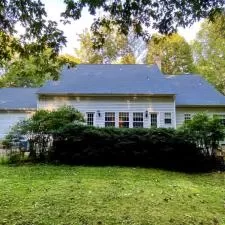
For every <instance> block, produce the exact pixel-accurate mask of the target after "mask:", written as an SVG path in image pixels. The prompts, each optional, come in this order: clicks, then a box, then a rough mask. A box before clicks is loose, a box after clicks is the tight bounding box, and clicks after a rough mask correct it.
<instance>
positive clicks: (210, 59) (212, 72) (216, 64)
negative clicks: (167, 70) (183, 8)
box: [192, 13, 225, 93]
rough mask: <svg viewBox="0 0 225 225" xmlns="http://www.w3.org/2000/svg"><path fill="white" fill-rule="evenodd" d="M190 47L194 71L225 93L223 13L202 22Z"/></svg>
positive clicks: (224, 25) (224, 27)
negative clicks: (213, 18)
mask: <svg viewBox="0 0 225 225" xmlns="http://www.w3.org/2000/svg"><path fill="white" fill-rule="evenodd" d="M192 49H193V54H194V59H195V67H196V72H197V73H199V74H201V75H202V76H204V77H205V78H206V79H207V80H208V81H209V82H210V83H212V84H213V85H215V86H216V88H217V89H218V90H219V91H221V92H223V93H225V13H223V14H220V15H217V16H216V19H215V21H214V23H212V22H210V21H208V20H206V21H204V22H203V24H202V26H201V29H200V31H199V33H198V34H197V37H196V40H195V41H194V43H193V45H192Z"/></svg>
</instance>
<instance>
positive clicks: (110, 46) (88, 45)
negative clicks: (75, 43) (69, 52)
mask: <svg viewBox="0 0 225 225" xmlns="http://www.w3.org/2000/svg"><path fill="white" fill-rule="evenodd" d="M102 29H103V32H104V37H105V42H104V44H103V45H102V46H101V48H95V47H94V34H93V33H92V32H91V31H89V30H87V29H85V30H84V31H83V33H82V34H79V39H78V40H79V42H80V48H78V49H75V53H76V56H77V57H78V58H79V59H80V61H81V62H82V63H90V64H91V63H96V64H98V63H115V62H117V61H118V60H121V61H122V62H123V63H130V62H131V61H132V63H135V56H134V53H133V49H132V48H131V46H130V44H129V41H128V37H126V36H125V35H123V34H119V32H118V31H117V30H116V29H104V28H102ZM131 56H132V57H131Z"/></svg>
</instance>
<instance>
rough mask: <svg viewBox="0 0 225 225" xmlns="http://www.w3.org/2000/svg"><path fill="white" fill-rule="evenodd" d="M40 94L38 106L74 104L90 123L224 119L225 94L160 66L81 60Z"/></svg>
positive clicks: (158, 123) (149, 123) (173, 124)
mask: <svg viewBox="0 0 225 225" xmlns="http://www.w3.org/2000/svg"><path fill="white" fill-rule="evenodd" d="M33 90H34V89H33ZM11 91H12V99H13V89H11ZM36 94H37V99H36V103H37V109H48V110H53V109H56V108H58V107H60V106H64V105H70V106H73V107H75V108H76V109H78V110H79V111H80V112H82V113H83V114H84V116H85V117H86V120H87V124H89V125H94V126H100V127H107V126H115V127H129V128H133V127H144V128H148V127H174V128H176V127H177V126H179V125H181V124H182V123H183V122H184V120H189V119H190V118H191V117H192V116H193V115H194V114H195V113H197V112H203V111H204V112H207V113H208V114H210V115H219V116H220V117H221V121H222V122H223V123H224V124H225V96H223V95H222V94H221V93H219V92H218V91H217V90H216V89H215V88H214V87H213V86H211V85H210V84H208V83H207V82H206V81H205V80H204V79H203V78H202V77H200V76H197V75H192V74H188V75H187V74H186V75H176V76H175V75H164V74H162V73H161V72H160V70H159V69H158V67H157V66H156V65H109V64H105V65H88V64H81V65H78V66H77V67H76V68H70V69H68V68H67V69H63V70H62V73H61V78H60V80H58V81H49V82H47V83H46V84H45V85H44V86H43V87H41V88H39V89H38V90H36ZM31 95H32V96H33V98H34V96H35V93H31V94H30V96H31ZM3 97H4V96H3ZM3 97H2V96H1V92H0V99H3ZM25 97H27V96H25ZM35 98H36V97H35ZM25 99H26V98H25ZM25 99H24V100H25ZM18 104H19V103H18ZM0 107H1V105H0ZM5 110H8V109H5ZM26 111H27V109H26ZM31 111H32V110H31ZM2 113H3V112H2ZM11 115H12V114H11ZM11 115H10V116H11ZM12 116H13V115H12ZM7 118H8V115H5V118H4V120H7V121H8V122H7V123H6V124H7V125H8V126H10V124H11V120H10V119H7ZM15 120H16V119H15ZM5 131H6V129H4V130H3V131H2V128H0V133H4V132H5Z"/></svg>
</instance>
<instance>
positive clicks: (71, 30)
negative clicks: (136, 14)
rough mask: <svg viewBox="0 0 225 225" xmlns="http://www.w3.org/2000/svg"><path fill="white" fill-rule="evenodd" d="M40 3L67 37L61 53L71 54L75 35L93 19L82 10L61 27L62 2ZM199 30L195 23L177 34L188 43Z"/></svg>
mask: <svg viewBox="0 0 225 225" xmlns="http://www.w3.org/2000/svg"><path fill="white" fill-rule="evenodd" d="M42 2H43V3H44V4H45V7H46V11H47V13H48V17H49V19H51V20H55V21H57V22H58V23H59V28H60V29H61V30H63V31H64V34H65V36H66V37H67V41H68V42H67V46H66V47H64V48H63V49H62V53H68V54H73V53H74V48H77V47H79V42H78V40H77V39H78V36H77V34H80V33H82V31H83V30H84V29H85V28H89V27H90V25H91V23H92V21H93V18H94V17H93V16H91V15H90V14H89V13H88V11H87V10H84V11H83V13H82V17H81V19H80V20H77V21H72V22H71V24H67V25H63V24H62V23H60V13H61V12H63V10H64V9H65V4H64V3H63V0H42ZM199 28H200V23H195V24H194V25H193V26H191V27H190V28H186V29H184V28H179V29H178V33H179V34H180V35H182V36H183V37H184V38H185V39H186V40H187V41H188V42H190V41H191V40H193V39H194V38H195V36H196V33H197V32H198V30H199Z"/></svg>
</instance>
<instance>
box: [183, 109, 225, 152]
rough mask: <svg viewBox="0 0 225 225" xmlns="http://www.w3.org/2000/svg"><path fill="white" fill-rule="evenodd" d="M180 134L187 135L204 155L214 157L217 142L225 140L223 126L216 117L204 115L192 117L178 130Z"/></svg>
mask: <svg viewBox="0 0 225 225" xmlns="http://www.w3.org/2000/svg"><path fill="white" fill-rule="evenodd" d="M179 131H180V132H181V133H182V132H184V133H186V134H189V135H190V137H191V139H192V140H193V141H194V142H195V143H196V144H197V146H199V147H201V148H202V149H203V150H204V153H205V154H206V155H209V156H210V155H213V156H215V155H216V150H217V149H218V147H219V142H220V141H223V140H224V138H225V132H224V125H222V124H221V121H220V119H219V118H217V117H209V116H208V115H207V114H205V113H199V114H196V115H194V116H193V118H192V119H191V120H190V121H186V122H185V123H184V124H183V126H182V127H180V128H179Z"/></svg>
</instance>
